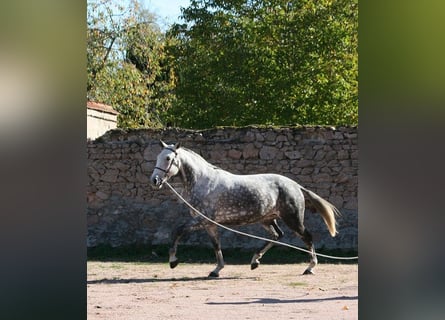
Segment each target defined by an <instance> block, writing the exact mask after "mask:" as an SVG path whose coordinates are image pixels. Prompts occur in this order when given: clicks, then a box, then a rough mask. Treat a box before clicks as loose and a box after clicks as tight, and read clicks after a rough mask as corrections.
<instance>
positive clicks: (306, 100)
mask: <svg viewBox="0 0 445 320" xmlns="http://www.w3.org/2000/svg"><path fill="white" fill-rule="evenodd" d="M182 18H183V19H184V21H185V23H184V24H176V25H174V26H173V27H172V28H171V30H170V32H171V35H172V36H173V37H175V38H176V41H177V43H175V45H174V46H173V47H170V51H171V52H172V55H173V56H174V57H175V60H176V62H177V65H176V71H177V75H178V84H177V87H176V94H177V99H178V101H177V103H175V105H174V107H173V108H172V109H170V111H169V116H170V117H171V121H172V122H174V123H175V124H177V125H180V126H186V127H194V128H202V127H211V126H215V125H247V124H275V125H287V124H296V123H298V124H330V125H341V124H356V123H357V121H358V112H357V110H358V101H357V100H358V86H357V72H358V71H357V3H356V1H354V0H306V1H284V0H268V1H267V0H261V1H260V0H193V1H191V4H190V6H189V7H188V8H186V9H183V11H182Z"/></svg>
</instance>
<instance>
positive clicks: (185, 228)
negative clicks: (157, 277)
mask: <svg viewBox="0 0 445 320" xmlns="http://www.w3.org/2000/svg"><path fill="white" fill-rule="evenodd" d="M202 228H203V225H202V224H201V223H199V222H191V223H186V224H183V225H181V226H179V227H177V228H176V229H175V230H174V231H173V232H172V236H171V238H172V239H173V242H172V246H171V247H170V250H169V258H168V262H169V263H170V268H172V269H173V268H175V267H176V266H177V265H178V263H179V260H178V258H177V257H176V251H177V249H178V244H179V241H180V240H181V238H182V236H184V235H185V234H187V233H189V232H192V231H196V230H200V229H202Z"/></svg>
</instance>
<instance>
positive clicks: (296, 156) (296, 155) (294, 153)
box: [284, 150, 301, 160]
mask: <svg viewBox="0 0 445 320" xmlns="http://www.w3.org/2000/svg"><path fill="white" fill-rule="evenodd" d="M284 155H285V156H286V158H288V159H291V160H295V159H300V158H301V153H300V152H299V151H297V150H293V151H285V152H284Z"/></svg>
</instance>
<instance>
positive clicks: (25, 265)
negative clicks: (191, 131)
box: [0, 0, 86, 319]
mask: <svg viewBox="0 0 445 320" xmlns="http://www.w3.org/2000/svg"><path fill="white" fill-rule="evenodd" d="M85 28H86V2H83V1H80V2H79V1H63V2H61V1H54V0H48V1H3V2H1V5H0V64H1V69H2V71H1V72H2V75H1V76H0V79H1V81H2V83H1V84H0V86H1V89H0V92H1V94H0V96H1V97H0V101H2V102H1V103H0V108H1V110H0V111H1V114H2V115H1V116H2V121H3V122H2V128H1V129H0V136H1V138H0V148H1V155H2V156H1V160H0V176H1V184H0V186H1V187H0V188H1V192H0V194H1V201H0V212H1V217H2V218H1V223H0V228H1V231H0V246H1V249H0V252H1V263H0V274H1V276H2V284H1V287H2V290H1V293H0V294H1V297H0V314H1V318H3V319H86V248H85V243H86V241H85V239H86V232H85V230H86V219H85V209H86V206H85V200H84V199H85V185H86V173H85V166H86V159H85V141H86V112H85V111H86V99H85V96H86V93H85V84H86V76H85V75H86V72H85V70H86V61H85V56H86V55H85V52H86V38H85V34H86V32H85Z"/></svg>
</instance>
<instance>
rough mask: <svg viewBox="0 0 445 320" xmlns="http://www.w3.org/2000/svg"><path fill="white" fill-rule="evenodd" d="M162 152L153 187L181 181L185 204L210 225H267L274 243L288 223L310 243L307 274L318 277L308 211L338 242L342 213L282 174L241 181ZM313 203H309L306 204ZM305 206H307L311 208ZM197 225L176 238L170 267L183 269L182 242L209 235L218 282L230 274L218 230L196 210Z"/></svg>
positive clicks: (172, 148) (169, 149)
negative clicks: (176, 179)
mask: <svg viewBox="0 0 445 320" xmlns="http://www.w3.org/2000/svg"><path fill="white" fill-rule="evenodd" d="M161 146H162V148H163V149H162V151H161V152H160V153H159V155H158V157H157V162H156V166H155V168H154V170H153V174H152V176H151V182H152V184H153V187H155V188H161V187H162V185H163V184H164V182H166V181H167V180H168V179H170V178H171V177H173V176H179V177H180V178H181V180H182V182H183V184H184V194H183V196H184V198H185V199H187V201H188V202H189V203H190V204H191V205H192V206H193V207H195V208H196V209H197V210H199V211H200V212H202V213H203V214H205V215H206V216H207V217H209V218H210V219H213V220H214V221H216V222H218V223H220V224H223V225H228V226H229V225H230V226H240V225H247V224H253V223H261V224H262V225H263V226H264V227H265V229H266V230H267V231H268V232H269V233H270V234H271V236H272V238H273V239H274V240H278V239H280V238H281V237H282V236H283V231H282V230H281V229H280V228H279V226H278V224H277V219H282V220H283V221H284V222H285V223H286V225H287V226H288V227H289V228H290V229H291V230H293V231H294V232H295V233H296V234H297V235H298V236H299V237H301V239H302V240H303V241H304V243H305V244H306V246H307V247H308V250H309V251H310V252H311V253H310V259H311V260H310V264H309V266H308V267H307V269H306V270H305V271H304V274H312V273H313V271H312V269H313V268H314V267H315V266H316V264H317V256H316V254H315V249H314V245H313V242H312V236H311V234H310V233H309V231H308V230H307V229H306V228H305V227H304V225H303V222H304V210H305V205H306V206H308V207H310V208H311V209H312V210H316V211H317V212H319V213H320V214H321V216H322V218H323V219H324V222H325V223H326V225H327V228H328V230H329V232H330V234H331V236H333V237H334V236H335V234H336V233H337V231H336V221H335V216H336V215H338V214H339V211H338V209H337V208H335V207H334V206H333V205H332V204H331V203H329V202H328V201H326V200H324V199H322V198H321V197H319V196H318V195H316V194H315V193H314V192H312V191H310V190H307V189H305V188H303V187H302V186H300V185H299V184H298V183H296V182H295V181H293V180H291V179H289V178H286V177H284V176H281V175H278V174H252V175H236V174H232V173H230V172H227V171H225V170H222V169H220V168H218V167H216V166H214V165H212V164H210V163H208V162H207V161H206V160H204V158H202V157H201V156H200V155H198V154H197V153H195V152H193V151H191V150H189V149H187V148H183V147H181V146H180V144H179V143H177V144H176V145H173V144H172V145H167V144H165V143H164V142H163V141H161ZM306 200H307V201H306ZM305 202H307V203H306V204H305ZM190 213H191V215H192V216H193V217H195V219H191V220H190V221H189V222H188V223H186V224H184V225H181V226H180V227H179V228H177V229H176V230H174V231H173V233H172V240H173V243H172V246H171V248H170V252H169V262H170V267H171V268H174V267H176V266H177V265H178V258H177V257H176V250H177V247H178V243H179V240H180V238H181V237H182V236H183V235H184V234H186V233H188V232H191V231H196V230H200V229H205V230H206V231H207V233H208V234H209V236H210V239H211V241H212V244H213V247H214V250H215V255H216V260H217V266H216V268H215V270H213V271H212V272H211V273H210V274H209V277H218V276H219V272H220V271H221V269H222V268H224V259H223V255H222V252H221V244H220V240H219V235H218V229H217V228H218V227H217V226H216V225H214V224H212V223H211V222H209V221H207V220H205V219H204V218H202V217H199V216H198V215H197V214H196V213H195V212H194V211H192V210H191V212H190ZM272 246H273V243H271V242H268V243H266V244H265V245H264V246H263V247H262V248H261V249H259V250H258V251H257V252H256V253H255V254H254V255H253V257H252V260H251V269H252V270H253V269H255V268H257V267H258V265H259V264H260V259H261V257H262V256H263V255H264V254H265V253H266V251H267V250H269V249H270V248H271V247H272Z"/></svg>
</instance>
